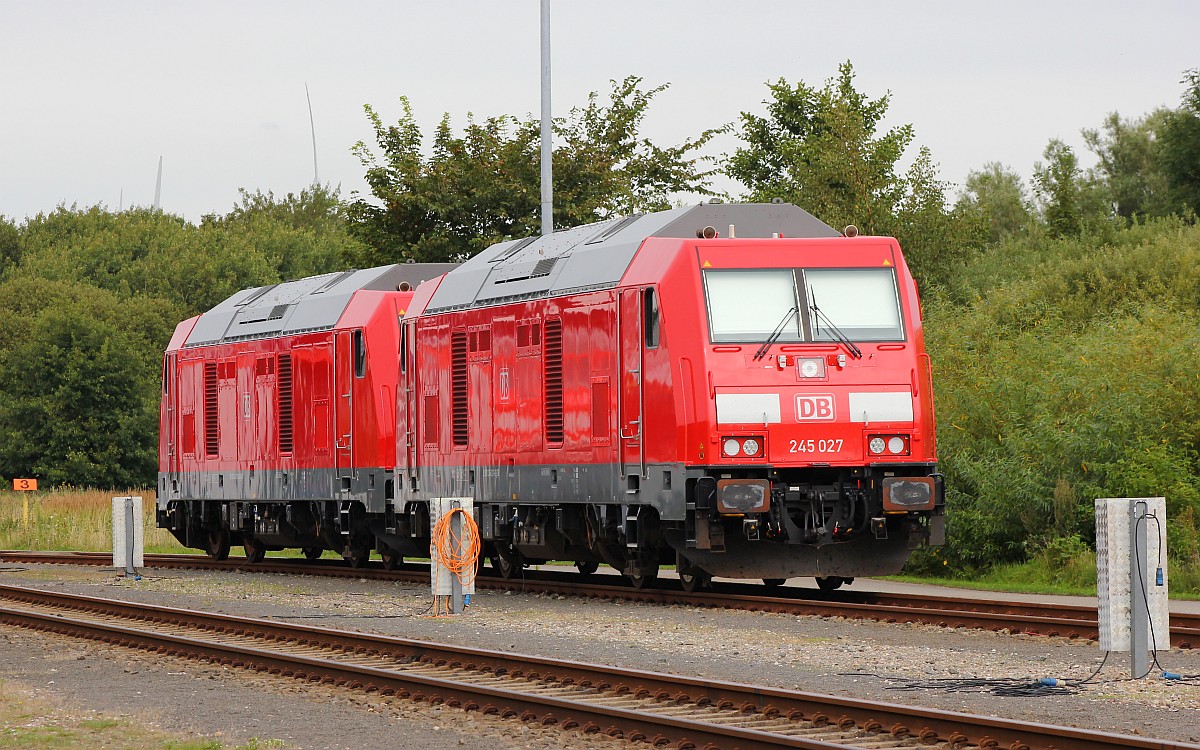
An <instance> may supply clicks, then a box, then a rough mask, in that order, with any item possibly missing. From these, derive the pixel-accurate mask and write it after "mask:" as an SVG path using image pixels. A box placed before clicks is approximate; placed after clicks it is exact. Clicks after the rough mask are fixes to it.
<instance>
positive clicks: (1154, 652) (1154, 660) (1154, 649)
mask: <svg viewBox="0 0 1200 750" xmlns="http://www.w3.org/2000/svg"><path fill="white" fill-rule="evenodd" d="M1138 505H1143V506H1145V508H1146V511H1145V513H1144V514H1143V515H1141V516H1138V518H1137V520H1136V521H1134V522H1133V533H1134V537H1135V538H1136V536H1137V530H1138V525H1139V524H1142V523H1144V522H1145V520H1146V519H1147V518H1153V519H1154V523H1155V526H1156V528H1157V531H1158V563H1159V567H1161V566H1162V548H1163V539H1162V524H1161V523H1160V522H1159V520H1158V516H1156V515H1154V514H1152V513H1151V512H1150V504H1149V503H1147V502H1145V501H1142V502H1138V503H1134V508H1135V510H1134V512H1135V513H1136V512H1137V511H1136V508H1137V506H1138ZM1132 546H1133V559H1134V564H1135V567H1136V570H1137V576H1138V580H1139V581H1140V582H1141V589H1142V602H1143V603H1144V604H1145V605H1146V619H1147V620H1149V621H1150V663H1151V664H1152V665H1153V666H1154V667H1157V668H1158V671H1160V672H1166V671H1167V670H1165V669H1163V665H1162V664H1159V663H1158V638H1157V637H1156V636H1155V634H1154V616H1153V615H1152V614H1151V612H1150V592H1149V591H1148V588H1147V586H1146V569H1145V568H1143V567H1142V556H1141V554H1140V553H1139V551H1138V545H1137V544H1134V545H1132ZM1129 593H1130V594H1131V595H1132V594H1133V592H1132V591H1131V592H1129ZM1129 647H1130V648H1133V643H1132V642H1131V643H1130V644H1129ZM1153 671H1154V670H1153V669H1152V668H1149V667H1148V668H1147V669H1146V674H1143V675H1133V678H1134V679H1135V680H1140V679H1142V678H1144V677H1149V676H1150V673H1151V672H1153Z"/></svg>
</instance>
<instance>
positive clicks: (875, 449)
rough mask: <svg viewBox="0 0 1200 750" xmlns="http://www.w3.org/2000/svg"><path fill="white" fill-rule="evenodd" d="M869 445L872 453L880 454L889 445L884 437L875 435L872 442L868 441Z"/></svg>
mask: <svg viewBox="0 0 1200 750" xmlns="http://www.w3.org/2000/svg"><path fill="white" fill-rule="evenodd" d="M867 447H868V448H870V449H871V452H872V453H876V454H878V453H883V450H884V448H886V447H887V444H886V443H884V442H883V438H881V437H873V438H871V442H870V443H868V445H867Z"/></svg>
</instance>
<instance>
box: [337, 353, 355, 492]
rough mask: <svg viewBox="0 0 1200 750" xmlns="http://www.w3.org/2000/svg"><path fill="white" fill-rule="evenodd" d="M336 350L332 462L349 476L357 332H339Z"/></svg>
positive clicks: (351, 470) (342, 474)
mask: <svg viewBox="0 0 1200 750" xmlns="http://www.w3.org/2000/svg"><path fill="white" fill-rule="evenodd" d="M333 351H334V369H333V373H334V374H333V384H334V406H333V439H334V448H333V454H334V458H333V464H334V467H335V469H336V471H337V476H338V478H339V479H347V478H351V477H353V476H354V453H353V450H354V332H353V331H338V333H337V338H336V340H335V341H334V346H333ZM343 485H344V483H343Z"/></svg>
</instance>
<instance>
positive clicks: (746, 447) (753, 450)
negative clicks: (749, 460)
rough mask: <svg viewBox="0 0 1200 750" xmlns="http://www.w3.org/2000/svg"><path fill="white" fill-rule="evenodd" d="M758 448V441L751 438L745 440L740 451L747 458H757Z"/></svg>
mask: <svg viewBox="0 0 1200 750" xmlns="http://www.w3.org/2000/svg"><path fill="white" fill-rule="evenodd" d="M758 447H759V446H758V441H757V440H755V439H754V438H751V439H749V440H747V441H746V442H744V443H742V450H743V451H745V452H746V455H747V456H757V455H758Z"/></svg>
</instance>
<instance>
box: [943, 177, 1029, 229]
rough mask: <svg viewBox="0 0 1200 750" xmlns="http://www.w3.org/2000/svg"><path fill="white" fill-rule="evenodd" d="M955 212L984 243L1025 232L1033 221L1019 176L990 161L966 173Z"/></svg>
mask: <svg viewBox="0 0 1200 750" xmlns="http://www.w3.org/2000/svg"><path fill="white" fill-rule="evenodd" d="M955 211H956V212H957V213H958V214H959V215H960V216H962V217H964V219H967V220H969V221H970V226H971V228H972V229H973V230H974V231H977V232H980V233H981V234H982V236H983V238H984V239H985V241H986V242H987V243H988V244H991V243H996V242H1000V241H1001V240H1004V239H1007V238H1009V237H1014V236H1019V235H1023V234H1026V233H1027V232H1029V231H1030V228H1031V224H1032V222H1033V210H1032V207H1031V206H1030V204H1029V200H1028V198H1027V197H1026V195H1025V186H1024V185H1023V184H1022V182H1021V176H1020V175H1018V174H1017V173H1016V172H1013V171H1012V170H1011V169H1009V168H1008V167H1005V166H1003V165H1001V164H1000V163H999V162H994V161H993V162H988V163H987V164H984V165H983V169H980V170H976V171H972V172H971V173H970V174H968V175H967V182H966V189H965V190H964V191H963V194H962V195H961V196H960V197H959V199H958V201H957V202H956V203H955Z"/></svg>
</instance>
